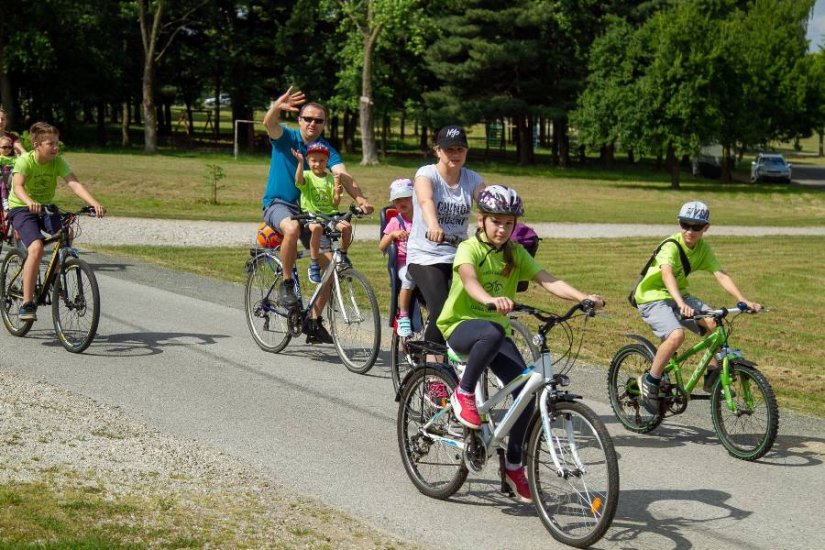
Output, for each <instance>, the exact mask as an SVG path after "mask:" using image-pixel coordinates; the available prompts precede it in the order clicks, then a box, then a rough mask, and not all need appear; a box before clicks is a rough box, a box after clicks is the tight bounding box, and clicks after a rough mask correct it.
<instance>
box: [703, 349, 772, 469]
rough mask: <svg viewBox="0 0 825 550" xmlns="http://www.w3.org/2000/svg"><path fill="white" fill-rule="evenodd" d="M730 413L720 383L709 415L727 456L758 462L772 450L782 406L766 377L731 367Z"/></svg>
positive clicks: (734, 366) (756, 371) (738, 366)
mask: <svg viewBox="0 0 825 550" xmlns="http://www.w3.org/2000/svg"><path fill="white" fill-rule="evenodd" d="M731 369H732V372H731V383H730V391H731V393H732V394H733V404H734V408H735V410H733V411H732V410H730V408H729V407H728V403H727V401H726V400H725V394H724V393H723V392H722V381H721V379H719V380H717V381H716V384H715V385H714V387H713V391H712V394H711V403H710V414H711V417H712V418H713V429H714V430H715V431H716V436H717V437H718V438H719V441H721V442H722V445H724V446H725V448H726V449H727V450H728V452H729V453H730V454H731V455H732V456H735V457H736V458H740V459H742V460H756V459H758V458H761V457H762V456H764V455H765V453H767V452H768V451H770V450H771V447H773V443H774V441H775V440H776V434H777V432H778V431H779V406H778V405H777V404H776V397H775V396H774V393H773V389H772V388H771V385H770V384H769V383H768V380H767V379H766V378H765V375H764V374H762V373H761V372H759V371H758V370H756V369H753V368H751V367H745V366H743V365H737V364H733V365H731Z"/></svg>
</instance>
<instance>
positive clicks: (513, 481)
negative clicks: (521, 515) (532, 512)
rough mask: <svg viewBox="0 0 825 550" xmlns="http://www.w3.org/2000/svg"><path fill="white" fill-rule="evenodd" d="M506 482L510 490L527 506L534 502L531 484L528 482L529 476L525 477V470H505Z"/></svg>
mask: <svg viewBox="0 0 825 550" xmlns="http://www.w3.org/2000/svg"><path fill="white" fill-rule="evenodd" d="M504 473H505V475H504V480H505V481H506V482H507V485H509V486H510V489H512V490H513V492H514V493H515V494H516V498H517V499H518V500H520V501H521V502H523V503H525V504H531V503H532V502H533V494H532V493H531V492H530V484H529V483H528V482H527V476H526V475H524V468H519V469H518V470H508V469H506V468H505V469H504Z"/></svg>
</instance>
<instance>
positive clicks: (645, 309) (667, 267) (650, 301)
mask: <svg viewBox="0 0 825 550" xmlns="http://www.w3.org/2000/svg"><path fill="white" fill-rule="evenodd" d="M677 218H678V220H679V226H680V228H681V231H680V232H679V233H675V234H673V235H672V236H671V237H670V238H672V239H673V240H675V241H676V242H675V243H673V242H668V243H665V244H664V245H662V247H661V249H660V250H659V253H658V254H657V255H656V259H655V260H654V262H653V263H652V264H651V266H650V267H649V268H648V270H647V273H645V275H644V276H643V277H642V280H641V282H639V286H638V287H637V288H636V293H635V299H636V304H637V308H638V310H639V313H640V314H641V316H642V320H643V321H644V322H645V323H647V324H648V325H650V328H651V329H653V333H654V334H656V336H658V337H659V338H661V339H662V343H661V344H659V348H658V349H657V350H656V355H655V357H654V358H653V363H652V364H651V366H650V372H648V373H647V374H643V375H641V376H640V377H639V380H638V384H639V389H640V390H641V392H642V402H643V404H644V407H645V409H646V410H647V412H649V413H650V414H656V413H657V412H658V410H659V382H660V381H661V379H662V373H663V372H664V369H665V364H666V363H667V362H668V361H669V360H670V358H671V357H672V356H673V354H674V353H676V352H677V351H678V350H679V347H680V346H681V345H682V343H683V342H684V341H685V331H684V328H688V329H689V330H691V331H693V332H696V333H698V334H706V333H707V332H710V331H713V330H715V329H716V323H715V322H714V321H713V319H710V318H706V319H702V320H700V321H699V322H698V323H697V322H695V321H692V320H681V319H680V315H681V316H684V317H691V316H693V315H694V314H695V312H702V311H711V308H710V306H708V305H707V304H705V303H704V302H702V300H700V299H699V298H697V297H695V296H692V295H690V294H689V293H688V284H687V275H688V274H687V273H685V267H683V265H682V260H681V254H680V252H679V249H678V248H677V246H678V247H681V249H682V251H684V253H685V256H686V258H687V260H688V261H689V263H690V273H693V272H696V271H707V272H709V273H713V276H714V277H715V278H716V281H717V282H718V283H719V285H720V286H721V287H722V288H724V289H725V290H726V291H727V292H728V294H730V295H731V296H733V297H734V298H736V300H737V301H739V302H744V303H745V304H746V305H747V306H748V308H750V309H751V310H753V311H759V310H760V309H762V306H761V305H759V304H757V303H756V302H751V301H750V300H748V299H747V298H745V296H744V295H743V294H742V293H741V292H740V291H739V288H737V286H736V284H735V283H734V282H733V279H731V278H730V276H729V275H728V274H727V273H725V272H724V271H722V266H721V265H720V264H719V261H718V260H717V259H716V255H714V253H713V250H711V248H710V245H708V244H707V242H706V241H704V240H703V239H702V237H704V235H705V232H706V231H707V230H708V227H710V209H709V208H708V205H707V204H705V203H703V202H700V201H690V202H686V203H685V204H683V205H682V208H681V209H680V210H679V215H678V217H677ZM715 368H716V358H713V359H712V360H711V363H710V370H709V372H710V373H711V376H709V379H710V378H711V377H712V373H713V369H715ZM705 389H706V390H708V388H705Z"/></svg>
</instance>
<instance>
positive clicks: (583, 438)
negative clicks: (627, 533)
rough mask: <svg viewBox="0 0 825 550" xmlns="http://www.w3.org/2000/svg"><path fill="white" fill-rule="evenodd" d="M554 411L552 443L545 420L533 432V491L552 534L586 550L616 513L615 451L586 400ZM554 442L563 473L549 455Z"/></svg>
mask: <svg viewBox="0 0 825 550" xmlns="http://www.w3.org/2000/svg"><path fill="white" fill-rule="evenodd" d="M539 414H540V413H539ZM551 414H552V417H551V418H550V419H549V423H550V441H551V442H550V443H548V440H547V434H545V433H544V427H543V423H542V422H535V423H534V424H533V430H532V432H531V434H530V439H529V444H528V447H527V448H528V455H527V468H528V470H527V472H528V474H527V476H528V480H529V482H530V491H531V492H532V493H533V502H534V503H535V505H536V510H537V511H538V514H539V517H540V518H541V521H542V523H544V526H545V527H546V528H547V530H548V531H550V534H551V535H552V536H553V538H554V539H556V540H557V541H559V542H562V543H564V544H568V545H570V546H576V547H579V548H585V547H588V546H590V545H592V544H594V543H595V542H596V541H598V540H599V539H600V538H602V536H603V535H604V533H605V532H606V531H607V529H608V528H609V527H610V524H611V523H612V522H613V516H614V515H615V514H616V505H617V504H618V500H619V464H618V461H617V459H616V450H615V449H614V448H613V441H612V440H611V439H610V435H609V434H608V433H607V428H605V427H604V424H603V423H602V421H601V420H600V419H599V417H598V415H596V413H594V412H593V411H592V410H590V409H589V408H588V407H587V406H586V405H584V404H583V403H579V402H566V401H561V402H558V403H556V404H555V405H554V406H553V409H552V413H551ZM551 444H552V445H553V448H554V449H555V453H556V458H557V459H558V461H559V465H560V466H561V468H562V470H563V473H561V474H560V473H559V472H558V471H557V468H556V465H555V463H554V462H553V459H552V456H551V454H550V448H549V445H551Z"/></svg>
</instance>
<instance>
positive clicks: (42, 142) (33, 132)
mask: <svg viewBox="0 0 825 550" xmlns="http://www.w3.org/2000/svg"><path fill="white" fill-rule="evenodd" d="M29 136H30V138H31V141H32V148H33V150H32V151H29V152H28V153H24V154H22V155H20V156H19V157H18V158H17V160H16V161H15V163H14V170H13V171H12V189H11V193H10V194H9V218H10V219H11V224H12V226H13V227H14V228H15V229H16V230H17V233H18V234H19V235H20V240H21V241H22V242H23V246H25V247H26V250H27V252H28V256H27V257H26V263H25V264H24V265H23V305H22V306H21V307H20V311H19V315H20V320H21V321H36V320H37V304H35V303H34V301H33V298H34V290H35V288H34V287H35V284H36V282H37V272H38V270H39V269H40V260H41V258H42V257H43V234H42V233H41V230H43V231H45V232H46V233H50V234H54V233H57V232H58V231H60V229H61V221H60V214H58V213H56V212H55V213H54V214H46V213H45V212H44V210H43V205H44V204H49V203H51V202H52V201H53V200H54V192H55V189H56V188H57V177H58V176H60V177H61V178H63V179H64V180H65V181H66V183H67V184H68V186H69V188H70V189H71V190H72V191H73V192H74V194H75V195H77V196H78V197H80V198H81V199H83V200H84V201H86V203H87V204H89V205H90V206H92V207H94V209H95V214H96V215H97V216H98V217H103V215H104V214H105V213H106V209H105V208H103V206H101V204H100V203H99V202H97V201H96V200H95V199H94V197H92V195H91V193H89V192H88V191H87V190H86V188H85V187H83V185H82V184H81V183H80V182H79V181H77V177H76V176H75V175H74V173H73V172H72V169H71V168H69V165H68V164H67V163H66V161H65V160H63V157H59V156H58V148H59V145H60V132H59V131H58V130H57V128H55V127H54V126H52V125H51V124H47V123H45V122H36V123H35V124H34V125H32V127H31V129H30V130H29Z"/></svg>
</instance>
